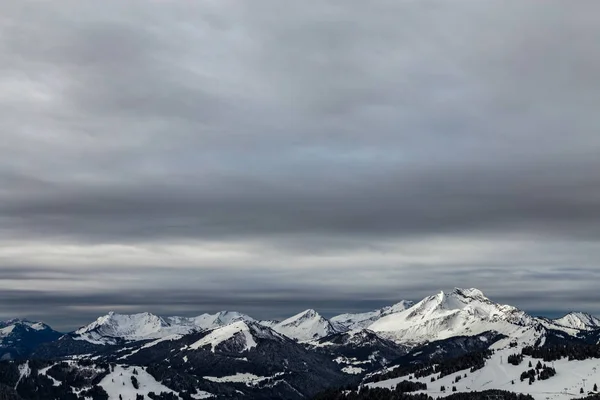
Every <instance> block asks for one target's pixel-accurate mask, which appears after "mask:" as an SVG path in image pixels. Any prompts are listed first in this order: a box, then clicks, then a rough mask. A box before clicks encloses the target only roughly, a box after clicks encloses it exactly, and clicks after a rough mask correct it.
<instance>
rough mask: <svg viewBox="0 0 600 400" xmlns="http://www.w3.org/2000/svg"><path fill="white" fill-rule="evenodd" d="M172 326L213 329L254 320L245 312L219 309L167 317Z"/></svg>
mask: <svg viewBox="0 0 600 400" xmlns="http://www.w3.org/2000/svg"><path fill="white" fill-rule="evenodd" d="M166 320H167V321H168V322H169V323H170V324H171V325H174V326H182V327H188V328H190V329H192V330H206V329H214V328H218V327H220V326H225V325H229V324H231V323H232V322H236V321H254V319H253V318H251V317H249V316H248V315H246V314H242V313H239V312H235V311H221V312H218V313H216V314H202V315H199V316H197V317H167V318H166Z"/></svg>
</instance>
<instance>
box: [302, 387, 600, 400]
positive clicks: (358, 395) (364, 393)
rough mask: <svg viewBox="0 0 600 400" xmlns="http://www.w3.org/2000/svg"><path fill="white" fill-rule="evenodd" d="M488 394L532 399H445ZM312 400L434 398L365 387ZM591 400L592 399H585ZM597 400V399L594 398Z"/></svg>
mask: <svg viewBox="0 0 600 400" xmlns="http://www.w3.org/2000/svg"><path fill="white" fill-rule="evenodd" d="M490 396H497V397H500V398H502V400H534V398H533V397H532V396H530V395H525V394H520V393H513V392H507V391H504V390H486V391H484V392H461V393H453V394H451V395H449V396H447V397H445V399H447V400H488V399H489V398H490ZM313 400H434V399H433V398H432V397H431V396H428V395H426V394H409V393H403V392H400V391H398V390H390V389H383V388H366V387H363V388H361V389H360V390H359V391H348V390H339V389H338V390H328V391H325V392H323V393H321V394H318V395H317V396H315V397H314V398H313ZM585 400H592V399H585ZM594 400H597V399H594Z"/></svg>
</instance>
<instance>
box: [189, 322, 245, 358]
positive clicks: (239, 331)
mask: <svg viewBox="0 0 600 400" xmlns="http://www.w3.org/2000/svg"><path fill="white" fill-rule="evenodd" d="M233 337H239V338H240V340H243V346H244V347H243V350H242V351H246V350H250V349H251V348H253V347H256V341H255V340H254V337H253V336H252V332H250V328H249V327H248V325H247V324H246V323H245V322H244V321H238V322H234V323H232V324H230V325H227V326H224V327H222V328H218V329H215V330H214V331H212V332H211V333H209V334H208V335H206V336H205V337H203V338H202V339H200V340H198V341H197V342H196V343H194V344H192V345H191V346H189V349H191V350H198V349H199V348H201V347H204V346H208V345H210V346H211V351H212V352H213V353H214V352H215V348H216V347H217V346H218V345H219V344H221V343H222V342H224V341H227V340H229V339H231V338H233Z"/></svg>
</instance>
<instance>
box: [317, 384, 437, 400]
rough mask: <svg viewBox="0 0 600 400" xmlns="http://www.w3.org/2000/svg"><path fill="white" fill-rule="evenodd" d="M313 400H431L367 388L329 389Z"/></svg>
mask: <svg viewBox="0 0 600 400" xmlns="http://www.w3.org/2000/svg"><path fill="white" fill-rule="evenodd" d="M313 399H314V400H433V399H432V398H431V397H430V396H427V395H426V394H408V393H404V392H402V391H400V390H398V388H396V389H394V390H391V389H384V388H368V387H364V386H363V387H362V388H361V389H360V390H358V391H348V390H340V389H329V390H326V391H324V392H322V393H320V394H318V395H316V396H315V397H314V398H313Z"/></svg>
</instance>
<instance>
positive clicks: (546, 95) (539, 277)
mask: <svg viewBox="0 0 600 400" xmlns="http://www.w3.org/2000/svg"><path fill="white" fill-rule="evenodd" d="M598 43H600V3H599V2H598V1H595V0H587V1H586V0H581V1H578V2H565V1H561V0H550V1H544V2H543V4H541V3H540V2H539V1H534V0H531V1H523V0H509V1H499V0H497V1H479V0H456V1H450V0H447V1H442V0H439V1H428V0H422V1H417V0H414V1H412V0H411V1H399V0H394V1H387V0H374V1H368V2H365V1H349V0H343V1H342V0H340V1H334V0H319V1H308V2H307V1H300V2H299V1H280V0H253V1H241V0H240V1H228V0H200V1H173V0H167V1H141V0H140V1H102V2H97V1H80V0H78V1H72V2H68V1H61V2H58V3H57V2H54V1H53V2H47V1H25V0H18V1H17V0H9V1H5V2H3V5H2V13H1V15H0V121H2V123H1V125H0V182H1V183H2V185H1V186H0V317H11V316H21V317H30V318H39V319H42V320H45V321H47V322H50V323H53V324H55V325H56V326H57V327H58V328H61V329H71V328H74V327H76V326H78V325H81V324H84V323H86V322H88V321H89V320H90V319H94V318H95V317H96V316H98V315H100V314H103V313H105V312H107V311H109V310H117V311H123V312H134V311H152V312H156V313H160V314H185V315H195V314H200V313H202V312H205V311H217V310H220V309H235V310H239V311H244V312H247V313H250V314H252V315H255V316H256V317H259V318H265V317H282V316H285V315H287V314H291V313H294V312H297V311H300V310H302V309H304V308H308V307H312V308H316V309H318V310H319V311H321V312H323V313H324V314H326V315H330V314H333V313H336V312H345V311H352V310H366V309H371V308H375V307H379V306H382V305H386V304H390V303H392V302H396V301H399V300H400V299H405V298H406V299H415V300H418V299H420V298H421V297H424V296H426V295H429V294H431V293H434V292H437V291H439V290H441V289H449V288H452V287H454V286H459V287H478V288H480V289H482V290H484V292H485V293H486V294H487V295H488V296H489V297H491V298H492V299H494V300H498V301H501V302H505V303H511V304H513V305H516V306H519V307H521V308H524V309H526V310H528V311H531V312H534V313H546V314H551V315H556V314H560V313H561V312H566V311H569V310H573V309H576V310H581V311H588V312H592V313H596V314H600V291H598V289H597V282H600V114H599V112H598V104H600V85H599V82H600V51H599V50H598Z"/></svg>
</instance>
